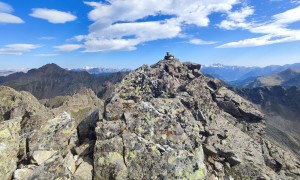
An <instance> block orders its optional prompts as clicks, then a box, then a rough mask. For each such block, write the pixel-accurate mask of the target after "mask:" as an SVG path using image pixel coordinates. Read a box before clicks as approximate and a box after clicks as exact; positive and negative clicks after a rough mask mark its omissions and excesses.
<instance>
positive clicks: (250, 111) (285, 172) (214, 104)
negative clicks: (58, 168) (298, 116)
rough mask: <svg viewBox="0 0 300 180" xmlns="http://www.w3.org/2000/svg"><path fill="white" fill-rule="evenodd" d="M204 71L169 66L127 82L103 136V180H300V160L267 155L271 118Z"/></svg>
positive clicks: (99, 158)
mask: <svg viewBox="0 0 300 180" xmlns="http://www.w3.org/2000/svg"><path fill="white" fill-rule="evenodd" d="M200 67H201V66H200V65H197V64H193V63H181V62H180V61H178V60H177V59H175V58H166V59H164V60H162V61H160V62H158V63H157V64H154V65H152V66H151V67H149V66H143V67H141V68H139V69H137V70H135V71H133V72H131V73H130V74H129V75H127V76H126V77H125V78H124V79H123V81H122V82H121V83H120V85H119V86H117V87H116V89H115V92H114V95H113V96H112V97H111V98H110V99H108V101H107V102H106V105H105V113H104V119H103V120H101V122H99V123H98V125H97V128H96V133H97V141H96V145H95V151H94V157H95V159H94V178H95V179H111V178H112V179H205V178H206V179H230V178H235V179H263V178H265V179H266V178H267V179H268V178H269V179H284V178H286V179H295V177H299V175H298V174H297V173H298V170H299V164H297V163H296V161H297V158H295V159H296V160H292V159H293V158H294V156H293V155H292V154H291V153H289V152H287V153H285V154H284V155H283V154H282V153H280V152H282V151H280V150H278V146H276V145H275V144H274V143H271V142H270V144H272V147H274V148H275V149H276V153H271V152H273V151H272V148H270V147H271V146H270V147H269V146H268V147H267V148H266V146H267V145H266V142H268V140H267V139H266V137H265V136H264V135H265V123H264V119H263V118H264V116H263V114H262V113H260V112H259V111H258V110H257V108H256V107H255V106H254V105H253V104H251V103H250V102H248V101H247V100H245V99H243V98H242V97H240V96H238V95H236V94H235V93H233V92H232V91H231V90H229V89H227V88H225V87H223V86H222V83H221V82H219V81H218V80H216V79H212V78H208V77H205V76H204V75H202V74H201V73H200V72H199V69H200ZM203 150H204V153H205V154H203ZM285 156H286V157H285ZM283 161H288V162H289V163H283ZM278 164H280V165H278ZM281 164H282V165H281ZM283 164H285V165H283ZM288 167H289V168H288ZM283 177H284V178H283Z"/></svg>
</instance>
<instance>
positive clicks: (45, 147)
mask: <svg viewBox="0 0 300 180" xmlns="http://www.w3.org/2000/svg"><path fill="white" fill-rule="evenodd" d="M77 141H78V137H77V127H76V126H75V121H74V119H72V118H71V116H70V115H69V114H68V113H66V112H64V113H61V114H60V115H58V116H57V117H55V118H54V119H50V120H48V121H47V122H46V123H45V124H44V125H43V126H42V127H41V129H40V130H39V131H38V132H36V133H34V134H33V135H32V137H31V138H30V140H29V151H30V153H31V155H34V152H36V151H53V150H54V151H59V152H60V153H61V154H62V155H64V156H65V155H66V154H67V153H68V150H69V149H72V148H73V147H75V146H76V142H77Z"/></svg>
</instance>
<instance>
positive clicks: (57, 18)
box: [30, 8, 77, 24]
mask: <svg viewBox="0 0 300 180" xmlns="http://www.w3.org/2000/svg"><path fill="white" fill-rule="evenodd" d="M30 16H32V17H35V18H40V19H45V20H47V21H48V22H50V23H54V24H63V23H66V22H70V21H75V20H76V19H77V17H76V16H75V15H73V14H71V13H69V12H63V11H58V10H55V9H46V8H36V9H32V12H31V14H30Z"/></svg>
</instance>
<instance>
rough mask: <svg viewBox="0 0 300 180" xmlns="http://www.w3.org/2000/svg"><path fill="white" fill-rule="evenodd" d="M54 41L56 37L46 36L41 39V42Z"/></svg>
mask: <svg viewBox="0 0 300 180" xmlns="http://www.w3.org/2000/svg"><path fill="white" fill-rule="evenodd" d="M54 39H56V37H50V36H44V37H41V38H40V40H54Z"/></svg>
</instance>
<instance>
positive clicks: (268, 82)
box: [243, 69, 300, 88]
mask: <svg viewBox="0 0 300 180" xmlns="http://www.w3.org/2000/svg"><path fill="white" fill-rule="evenodd" d="M243 86H244V87H249V88H255V87H270V86H283V87H292V86H297V87H300V69H287V70H284V71H282V72H279V73H276V74H273V75H270V76H262V77H258V78H256V79H254V80H251V81H244V84H243Z"/></svg>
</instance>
